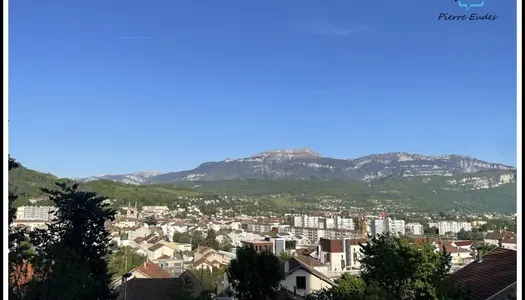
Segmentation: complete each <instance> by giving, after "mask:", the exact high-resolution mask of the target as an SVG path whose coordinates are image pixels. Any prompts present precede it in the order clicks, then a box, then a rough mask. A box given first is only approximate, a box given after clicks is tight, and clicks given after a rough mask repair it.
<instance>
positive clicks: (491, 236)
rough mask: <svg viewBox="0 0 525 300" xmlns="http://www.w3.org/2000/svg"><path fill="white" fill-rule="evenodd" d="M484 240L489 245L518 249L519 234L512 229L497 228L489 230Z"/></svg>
mask: <svg viewBox="0 0 525 300" xmlns="http://www.w3.org/2000/svg"><path fill="white" fill-rule="evenodd" d="M483 241H484V242H485V243H486V244H489V245H494V246H498V247H500V248H505V249H510V250H514V251H517V247H516V244H517V236H516V233H514V232H512V231H508V230H497V231H492V232H488V233H487V235H486V236H485V238H484V239H483Z"/></svg>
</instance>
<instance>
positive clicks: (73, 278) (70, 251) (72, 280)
mask: <svg viewBox="0 0 525 300" xmlns="http://www.w3.org/2000/svg"><path fill="white" fill-rule="evenodd" d="M56 185H57V186H58V187H59V189H57V190H47V189H43V191H44V192H45V193H47V194H49V196H50V199H51V200H52V201H54V202H55V204H56V210H55V211H54V212H55V215H56V219H55V220H54V221H53V222H51V224H50V225H49V226H48V228H47V230H37V231H34V232H33V234H32V239H31V240H32V243H33V245H35V250H36V253H37V254H36V255H35V259H34V261H33V263H34V265H35V271H36V273H37V274H38V276H37V277H36V278H35V279H34V280H33V282H31V284H30V285H28V296H29V297H28V298H30V299H49V300H54V299H56V300H63V299H72V300H88V299H89V300H108V299H113V298H114V296H115V295H114V294H113V293H112V291H111V289H110V286H109V285H110V283H111V275H112V274H110V273H109V271H108V263H107V257H108V255H109V254H110V253H111V250H110V249H111V248H110V238H109V232H108V231H107V230H106V229H105V223H106V222H107V221H112V220H114V218H115V211H114V210H113V209H110V208H109V207H108V204H105V203H104V200H106V198H105V197H100V196H98V195H97V194H96V193H93V192H85V191H81V190H79V189H78V184H72V185H71V184H66V183H56Z"/></svg>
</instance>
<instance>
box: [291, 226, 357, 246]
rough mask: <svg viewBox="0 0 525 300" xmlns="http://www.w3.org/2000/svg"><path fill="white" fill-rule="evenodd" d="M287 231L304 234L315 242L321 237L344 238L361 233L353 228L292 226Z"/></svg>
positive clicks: (353, 236)
mask: <svg viewBox="0 0 525 300" xmlns="http://www.w3.org/2000/svg"><path fill="white" fill-rule="evenodd" d="M286 231H287V232H289V233H291V234H292V235H300V236H304V237H306V238H307V239H309V240H310V241H312V242H313V243H317V242H318V241H319V239H320V238H327V239H342V238H357V237H359V236H360V233H359V232H357V231H353V230H346V229H335V228H334V229H321V228H308V227H291V228H287V230H286Z"/></svg>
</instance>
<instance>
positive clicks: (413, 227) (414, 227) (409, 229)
mask: <svg viewBox="0 0 525 300" xmlns="http://www.w3.org/2000/svg"><path fill="white" fill-rule="evenodd" d="M405 229H406V234H408V235H423V233H424V232H423V225H421V224H419V223H408V224H406V225H405Z"/></svg>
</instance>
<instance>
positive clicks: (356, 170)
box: [142, 148, 514, 184]
mask: <svg viewBox="0 0 525 300" xmlns="http://www.w3.org/2000/svg"><path fill="white" fill-rule="evenodd" d="M505 170H514V168H513V167H511V166H506V165H502V164H497V163H489V162H485V161H482V160H479V159H475V158H472V157H467V156H461V155H442V156H426V155H421V154H409V153H403V152H397V153H386V154H373V155H368V156H364V157H360V158H357V159H336V158H329V157H323V156H321V155H320V154H319V153H317V152H315V151H313V150H310V149H307V148H304V149H279V150H272V151H265V152H262V153H259V154H255V155H252V156H251V157H247V158H240V159H226V160H223V161H219V162H206V163H203V164H201V165H200V166H198V167H197V168H195V169H193V170H189V171H182V172H172V173H166V174H160V175H156V176H150V177H147V178H145V179H143V180H142V183H166V182H174V181H181V180H193V181H195V180H199V181H218V180H237V179H313V180H359V181H372V180H375V179H381V178H385V177H388V176H392V175H396V176H403V177H412V176H453V175H456V174H473V173H478V172H490V171H505ZM465 184H466V183H465Z"/></svg>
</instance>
